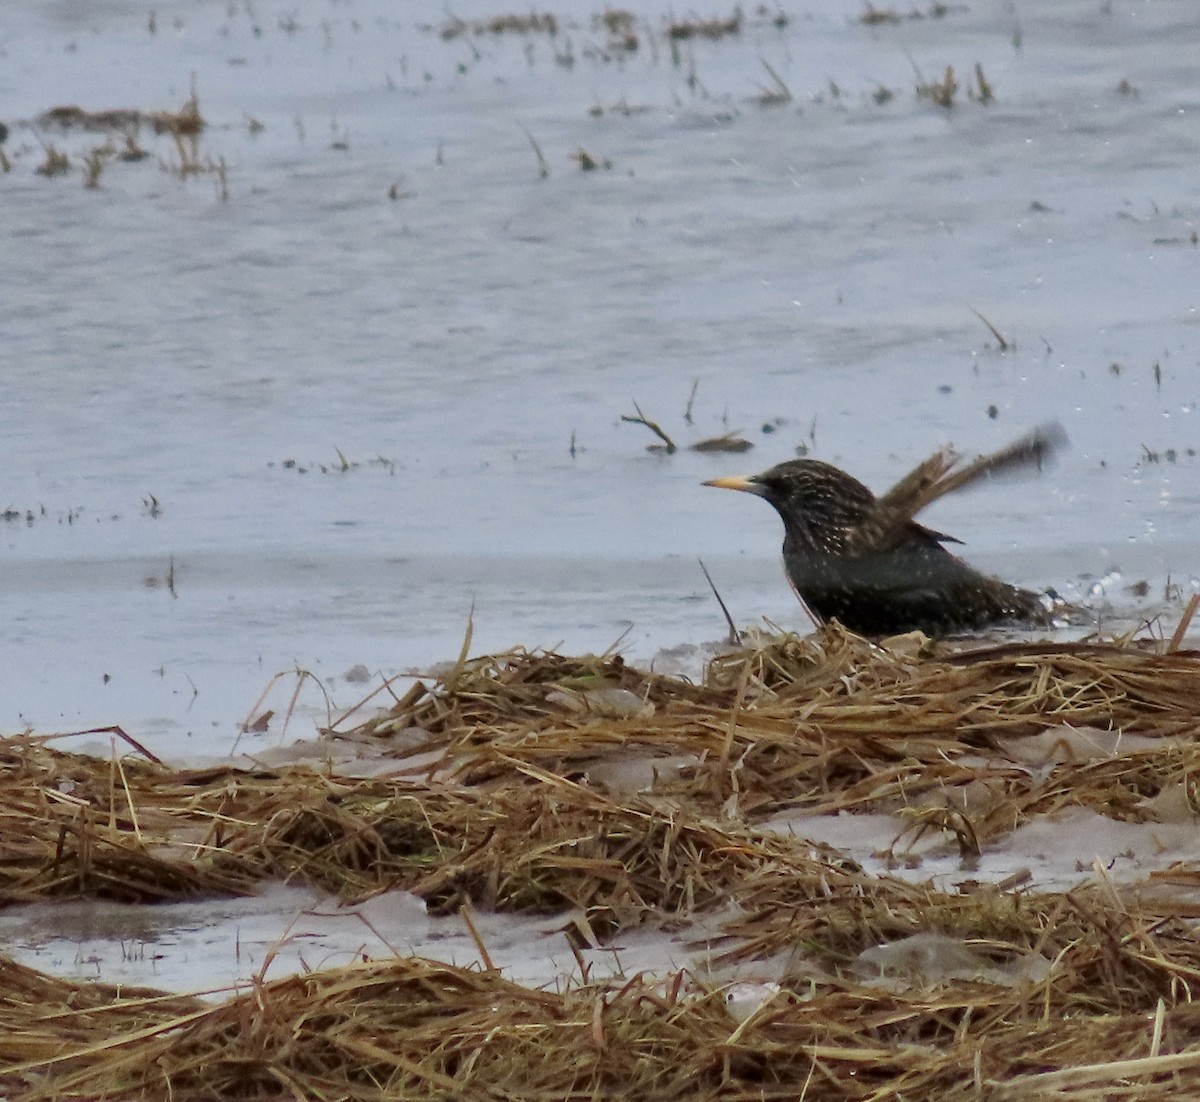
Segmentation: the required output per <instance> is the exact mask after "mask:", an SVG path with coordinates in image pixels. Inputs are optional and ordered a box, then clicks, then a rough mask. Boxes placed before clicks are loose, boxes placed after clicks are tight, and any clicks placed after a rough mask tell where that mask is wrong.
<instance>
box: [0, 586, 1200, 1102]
mask: <svg viewBox="0 0 1200 1102" xmlns="http://www.w3.org/2000/svg"><path fill="white" fill-rule="evenodd" d="M1195 605H1196V602H1195V601H1193V602H1192V603H1191V604H1190V605H1189V607H1188V610H1187V612H1186V613H1185V616H1184V619H1183V621H1181V623H1180V626H1179V630H1178V631H1177V632H1176V633H1175V635H1174V636H1173V638H1172V639H1171V640H1170V641H1169V642H1165V643H1164V642H1157V643H1155V642H1150V641H1148V642H1141V643H1138V642H1134V641H1132V640H1125V641H1122V642H1119V643H1115V644H1104V643H1078V644H1060V645H1053V644H1034V643H1029V644H1008V645H999V646H991V647H985V648H982V649H972V650H955V649H952V648H947V647H945V646H941V647H937V646H934V645H933V644H930V643H929V642H928V641H926V640H920V639H915V638H914V639H910V638H908V637H904V638H899V639H896V640H892V641H888V642H885V643H883V644H872V643H869V642H867V641H865V640H863V639H860V638H858V637H856V636H853V635H850V634H848V633H846V632H844V631H842V630H841V629H839V628H838V627H837V626H836V625H835V626H833V627H831V628H829V629H827V630H825V631H824V632H823V633H822V634H821V635H819V636H816V637H813V638H810V639H801V638H797V637H795V636H791V635H780V636H768V637H763V638H761V639H758V640H756V641H753V642H752V643H751V644H750V645H748V646H740V647H737V648H735V649H733V650H731V651H730V652H729V653H728V654H727V655H725V656H724V657H722V658H720V659H718V660H716V661H714V662H713V663H712V665H711V667H710V669H709V671H708V676H707V677H706V679H705V680H704V681H703V682H702V683H700V684H693V683H690V682H687V681H684V680H680V679H677V678H673V677H668V676H664V675H661V674H656V673H653V672H651V671H648V670H643V669H638V668H635V667H633V666H630V665H628V664H627V663H625V662H624V661H622V660H621V659H620V658H619V657H617V656H612V655H609V656H602V657H581V658H569V657H565V656H562V655H558V654H553V653H546V652H527V651H522V650H517V651H512V652H509V653H506V654H499V655H492V656H487V657H482V658H476V659H467V658H465V657H463V658H460V659H459V661H458V662H456V663H454V664H453V666H451V667H450V668H449V669H448V670H446V671H445V672H443V673H442V674H441V675H440V676H439V677H438V678H436V679H434V680H431V681H428V682H426V681H418V682H415V683H413V684H412V686H411V688H409V689H408V690H407V691H406V692H403V693H400V694H396V693H394V691H393V687H392V685H391V684H388V685H386V686H384V688H383V689H382V690H376V692H375V693H374V694H372V696H371V697H368V698H367V700H366V701H364V702H363V703H362V704H361V705H360V706H359V708H358V709H356V711H355V713H354V715H348V716H345V717H342V718H341V719H339V720H337V721H335V722H333V723H331V724H330V726H329V727H328V728H327V729H326V730H325V732H324V735H323V737H324V738H325V739H326V740H327V745H328V746H330V747H333V746H338V745H340V746H342V747H350V746H357V747H359V748H360V749H361V750H362V751H364V752H365V751H367V750H369V751H370V752H371V753H372V754H374V755H376V756H378V755H380V754H383V755H385V756H386V757H387V758H389V759H390V761H391V767H390V770H389V771H388V773H387V775H385V776H376V777H373V778H371V779H366V780H364V779H357V778H354V777H351V776H347V775H342V774H341V773H340V772H339V770H338V769H337V768H336V767H334V766H333V765H332V764H329V765H328V766H326V767H324V768H320V767H314V766H308V767H302V766H293V767H287V768H277V769H270V768H266V767H255V766H244V767H240V768H239V767H234V766H232V765H228V766H221V765H214V766H212V767H211V768H207V769H199V770H177V769H172V768H169V767H167V766H165V765H163V764H162V763H160V762H158V761H157V760H149V759H148V757H147V756H146V755H143V754H142V753H140V752H139V751H140V748H139V747H138V746H137V744H136V743H133V742H132V740H128V741H119V742H118V743H117V746H118V748H119V749H120V751H121V752H119V753H114V756H113V757H112V759H111V760H108V761H105V760H100V759H96V758H91V757H86V756H81V755H74V754H68V753H63V752H59V751H56V750H54V749H53V748H52V746H51V743H50V740H47V739H40V738H35V737H32V736H24V737H20V738H10V739H7V740H5V741H4V742H3V743H2V744H0V787H2V789H3V800H2V801H0V807H3V809H4V810H3V814H2V815H0V839H2V844H3V846H4V851H5V855H6V859H5V862H4V863H3V865H2V866H0V900H3V901H4V902H7V903H13V902H17V901H23V900H35V899H62V898H70V897H79V896H84V897H98V898H110V899H118V900H137V901H153V900H172V899H180V898H186V897H203V896H212V895H218V894H229V893H244V892H250V891H252V890H254V887H255V885H256V884H258V883H261V882H262V881H264V880H267V879H286V880H289V881H297V880H299V881H303V882H308V883H310V884H316V885H320V886H321V887H323V888H326V889H328V890H330V891H333V892H335V893H337V894H339V895H340V896H342V897H343V898H345V899H361V898H364V897H365V896H368V895H371V894H374V893H377V892H380V891H384V890H387V889H392V888H405V889H408V890H410V891H412V892H415V893H416V894H418V895H420V896H421V897H422V898H424V900H425V901H426V904H427V905H428V906H429V908H430V909H431V910H433V911H435V912H440V913H453V912H459V911H462V910H463V909H464V908H467V909H468V911H467V913H468V915H469V908H484V909H499V910H507V911H516V912H520V913H525V914H545V915H565V916H566V917H567V921H566V924H565V926H564V927H563V929H564V936H566V937H567V939H568V942H569V943H570V944H571V945H573V946H577V947H583V946H588V945H602V944H607V943H611V942H612V941H613V939H615V938H618V937H619V935H620V933H621V931H623V930H629V929H631V928H633V927H638V926H642V927H645V926H651V927H660V928H664V929H665V928H667V927H670V928H673V929H678V928H679V927H680V924H687V923H689V922H691V921H693V920H696V919H698V918H700V917H701V916H705V915H707V916H708V922H709V929H711V928H712V926H711V924H712V923H713V922H716V923H717V924H718V928H719V937H718V939H717V940H716V941H715V942H713V944H712V949H711V953H710V960H711V964H712V967H713V968H714V969H716V971H715V972H714V973H713V975H712V977H711V978H709V979H707V980H701V979H700V978H699V977H697V976H694V975H690V974H688V973H685V972H679V973H673V974H668V975H666V976H659V977H653V978H651V977H647V976H643V975H637V976H628V977H625V979H624V980H621V981H616V982H610V983H607V984H600V983H594V982H590V981H589V980H588V969H587V966H586V964H585V963H584V962H583V959H582V958H579V960H580V973H579V975H578V976H577V978H576V981H575V982H574V983H573V984H569V985H568V986H567V987H566V988H564V989H562V990H559V991H532V990H528V989H525V988H522V987H520V986H518V985H516V984H514V983H511V982H509V981H508V980H506V979H504V978H502V977H501V975H500V974H499V973H498V972H497V971H495V970H494V969H492V968H491V967H490V966H489V965H487V961H488V955H487V947H486V945H484V944H483V943H482V942H480V943H479V949H480V954H481V957H482V958H483V960H484V962H485V967H484V968H483V970H474V969H462V968H455V967H451V966H447V965H442V964H436V963H433V962H431V961H426V960H422V959H419V958H416V959H390V960H381V961H364V962H363V963H361V964H358V965H354V966H350V967H345V968H338V969H332V970H327V971H319V972H315V973H311V974H306V975H300V976H294V977H291V978H285V979H279V980H269V979H268V978H267V977H266V974H265V973H266V969H267V968H268V967H269V958H268V961H267V963H265V964H264V965H263V971H262V972H260V974H259V975H258V976H257V977H256V978H255V979H254V981H253V983H252V985H251V986H250V988H249V989H247V990H246V991H244V992H241V993H236V994H233V995H232V996H231V997H230V998H228V999H227V1000H226V1001H224V1002H220V1003H217V1004H213V1003H212V1002H202V1001H200V1000H196V999H191V998H186V997H179V996H162V995H156V994H154V993H150V992H146V991H141V990H135V989H129V988H116V987H110V986H106V985H103V984H86V983H83V984H80V983H71V982H68V981H64V980H58V979H52V978H50V977H47V976H43V975H40V974H38V973H36V972H33V971H31V970H29V969H26V968H23V967H21V966H18V965H17V964H15V963H13V962H11V961H8V962H3V963H0V968H2V969H3V973H4V983H3V985H2V987H3V994H2V995H0V1082H3V1083H4V1085H5V1090H6V1093H7V1094H8V1095H9V1096H10V1097H13V1098H51V1097H53V1098H60V1099H65V1098H80V1099H82V1098H90V1097H95V1096H97V1095H99V1094H104V1095H108V1096H115V1095H124V1096H132V1095H137V1096H138V1097H147V1098H167V1097H176V1098H179V1097H198V1096H205V1097H214V1098H235V1097H236V1098H251V1099H258V1098H261V1099H268V1098H275V1097H278V1095H279V1092H280V1090H284V1089H286V1090H287V1091H290V1092H292V1093H295V1094H298V1095H303V1096H306V1097H310V1096H314V1095H317V1094H330V1093H333V1094H336V1095H339V1096H344V1095H353V1096H355V1097H366V1096H369V1097H376V1096H378V1097H383V1096H384V1095H385V1094H388V1095H390V1096H396V1095H397V1094H402V1095H403V1096H404V1097H407V1098H444V1097H446V1096H447V1095H463V1096H466V1095H470V1094H471V1092H472V1091H479V1090H482V1089H483V1086H484V1084H486V1085H487V1088H488V1090H489V1091H490V1092H491V1093H495V1092H497V1091H498V1092H500V1093H501V1094H505V1095H509V1096H519V1097H522V1098H531V1099H542V1098H544V1099H550V1098H555V1099H558V1098H565V1097H575V1096H579V1097H592V1096H597V1095H601V1094H609V1095H611V1094H614V1093H619V1094H622V1095H623V1096H627V1097H662V1096H664V1095H670V1094H671V1093H673V1092H677V1091H680V1090H683V1089H684V1087H685V1085H686V1088H687V1095H688V1097H695V1098H707V1099H750V1098H759V1097H762V1096H763V1095H764V1094H766V1095H767V1096H777V1097H783V1096H788V1097H798V1096H799V1095H800V1094H801V1093H802V1092H803V1090H804V1089H806V1085H807V1089H810V1090H813V1089H816V1088H815V1087H814V1086H813V1085H814V1084H816V1083H819V1084H820V1089H819V1095H814V1096H819V1097H822V1098H831V1099H863V1098H867V1097H870V1098H877V1099H894V1100H899V1099H901V1098H905V1097H934V1096H936V1097H940V1098H962V1099H968V1098H979V1097H989V1098H1034V1097H1045V1096H1046V1094H1045V1092H1046V1091H1048V1090H1051V1089H1052V1088H1054V1087H1055V1085H1061V1084H1068V1085H1070V1084H1076V1085H1080V1088H1081V1089H1086V1090H1088V1091H1102V1090H1104V1089H1107V1088H1108V1087H1113V1088H1115V1087H1117V1086H1118V1085H1122V1084H1129V1083H1136V1084H1137V1085H1138V1092H1139V1097H1142V1098H1166V1097H1169V1096H1175V1097H1178V1092H1179V1091H1180V1090H1184V1091H1187V1090H1191V1089H1196V1088H1197V1087H1198V1086H1200V1059H1198V1058H1195V1057H1193V1056H1192V1055H1191V1049H1192V1048H1193V1047H1194V1046H1195V1045H1196V1044H1197V1043H1198V1042H1200V1016H1198V1015H1197V1014H1196V1013H1194V1009H1193V1006H1194V1004H1193V1001H1192V998H1191V987H1192V984H1193V982H1194V978H1195V976H1196V975H1197V974H1200V949H1198V948H1197V942H1196V939H1195V938H1194V936H1193V935H1192V931H1191V922H1192V919H1191V916H1192V914H1193V911H1194V907H1193V906H1192V905H1191V904H1189V903H1188V902H1187V899H1188V898H1190V897H1189V895H1188V892H1189V891H1190V888H1191V885H1192V880H1191V878H1190V877H1188V876H1186V875H1183V874H1182V873H1181V875H1180V877H1175V878H1169V877H1168V878H1163V879H1162V880H1161V882H1160V883H1159V884H1158V886H1157V887H1156V888H1154V889H1153V890H1151V889H1149V888H1141V887H1120V886H1118V885H1116V884H1114V883H1113V882H1112V881H1111V880H1110V879H1109V878H1108V875H1107V874H1106V873H1105V872H1104V870H1103V869H1097V870H1095V871H1094V872H1093V874H1092V875H1091V876H1090V877H1088V878H1086V879H1085V880H1084V881H1083V882H1082V883H1081V884H1079V885H1078V886H1076V887H1075V888H1073V889H1072V890H1070V891H1068V892H1054V891H1049V890H1044V889H1039V888H1037V887H1036V886H1026V887H1022V886H1021V884H1022V878H1021V877H1019V876H1014V877H1010V880H1009V882H1007V883H998V884H991V883H987V882H982V881H974V880H972V879H971V877H970V875H966V876H964V878H963V880H962V882H961V883H960V884H959V885H958V886H956V887H951V888H945V889H942V888H937V887H935V886H933V885H932V884H929V883H926V884H920V883H915V884H914V883H911V882H908V881H905V880H901V879H898V878H894V877H891V876H888V875H876V874H871V873H869V872H867V871H865V870H864V869H863V868H861V867H860V866H859V865H858V864H857V863H856V862H855V861H853V860H850V859H848V858H847V857H845V856H843V855H842V854H840V853H838V852H837V851H835V850H833V849H830V848H828V847H824V846H820V845H815V844H813V843H811V842H808V841H806V840H805V839H804V838H803V823H804V817H805V816H810V815H821V814H833V813H838V814H858V813H863V812H869V811H875V812H879V811H889V812H892V813H896V812H901V813H903V814H904V815H906V816H908V817H909V819H910V821H911V823H912V833H913V838H915V837H916V835H918V834H920V833H922V832H925V833H927V832H929V831H934V832H940V833H942V834H943V835H944V837H945V841H946V844H947V845H948V846H950V847H952V848H953V849H954V850H955V851H957V852H959V853H961V854H962V860H963V867H964V871H966V872H967V873H969V872H970V870H971V869H972V867H973V861H974V858H975V857H976V856H977V855H978V854H979V853H980V852H981V851H986V850H987V848H988V847H989V846H991V845H993V844H994V843H995V842H996V841H997V840H998V839H1002V838H1004V837H1006V836H1007V835H1008V834H1010V833H1011V832H1012V831H1013V830H1015V829H1016V828H1018V827H1019V826H1020V825H1021V824H1022V823H1026V822H1030V821H1032V820H1034V819H1037V818H1042V817H1046V816H1051V815H1054V814H1055V813H1056V812H1058V811H1061V810H1062V809H1064V808H1075V809H1078V808H1090V809H1092V810H1093V811H1094V812H1095V813H1096V814H1098V815H1103V816H1106V817H1109V818H1117V819H1127V820H1135V821H1144V820H1153V819H1160V818H1164V817H1170V816H1171V815H1172V814H1173V815H1175V816H1176V817H1178V816H1180V815H1182V816H1190V815H1193V814H1194V813H1195V793H1194V784H1193V778H1194V777H1195V775H1196V774H1197V772H1200V747H1198V746H1197V744H1196V742H1195V739H1194V738H1193V737H1192V736H1193V734H1194V732H1195V730H1196V726H1197V723H1198V722H1200V655H1197V654H1196V653H1195V652H1188V651H1182V650H1180V649H1179V646H1180V642H1181V640H1182V637H1183V632H1184V631H1185V630H1186V628H1187V621H1188V618H1189V617H1190V615H1191V614H1192V613H1193V612H1194V611H1195ZM381 695H384V696H388V697H390V703H389V704H388V706H387V707H386V708H385V709H384V710H382V711H376V712H375V713H374V714H367V715H366V717H365V718H362V716H363V714H364V713H366V712H367V710H368V708H369V707H370V706H371V705H372V704H375V703H377V702H378V700H379V698H380V696H381ZM356 717H358V718H356ZM116 734H117V735H118V736H119V735H120V733H119V732H117V733H116ZM1172 808H1174V811H1171V809H1172ZM781 815H786V816H788V817H789V818H790V821H791V822H792V823H793V825H794V828H795V831H796V834H795V835H793V834H791V833H786V832H780V831H779V830H778V829H771V828H770V826H769V823H770V822H772V821H777V820H778V818H779V816H781ZM902 842H903V839H901V838H897V839H896V841H895V842H894V843H893V848H894V849H895V850H896V856H897V858H898V859H901V858H903V856H904V853H905V851H904V849H903V847H902ZM910 842H911V839H910ZM905 844H909V843H905ZM918 859H919V858H918ZM684 928H686V925H685V927H684ZM881 945H882V946H888V947H889V948H888V949H886V950H885V949H881V948H879V947H880V946H881ZM936 958H944V959H941V961H940V963H939V960H938V959H936ZM753 961H758V962H761V965H760V966H761V967H763V968H767V969H768V970H769V974H773V975H775V976H776V977H777V978H778V981H779V982H778V983H770V984H763V983H750V984H746V983H741V984H735V985H733V986H727V985H723V984H722V983H721V982H720V980H719V978H718V977H719V976H720V975H721V970H722V969H725V970H728V969H729V968H731V967H734V966H735V965H738V962H741V964H740V967H741V968H743V969H744V968H746V967H751V969H752V970H753V967H754V966H752V965H748V964H747V962H753ZM947 961H949V962H950V963H949V964H948V965H947ZM726 974H728V972H726ZM743 974H745V973H743ZM751 974H753V971H752V972H751ZM747 987H749V988H751V991H750V994H749V996H748V997H749V1006H748V1008H745V1007H743V1008H742V1009H738V1008H737V1007H738V1006H741V1004H740V1003H739V1001H738V1000H739V999H743V998H744V997H746V991H745V990H744V989H745V988H747ZM735 1004H736V1005H735ZM852 1072H853V1074H851V1073H852ZM364 1092H365V1093H364ZM1096 1096H1097V1097H1098V1096H1099V1095H1096ZM1080 1097H1082V1096H1080Z"/></svg>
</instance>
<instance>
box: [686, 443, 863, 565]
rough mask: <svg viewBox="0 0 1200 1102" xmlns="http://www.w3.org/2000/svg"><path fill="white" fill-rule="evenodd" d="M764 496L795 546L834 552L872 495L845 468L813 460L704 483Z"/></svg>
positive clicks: (841, 547)
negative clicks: (781, 521) (778, 516)
mask: <svg viewBox="0 0 1200 1102" xmlns="http://www.w3.org/2000/svg"><path fill="white" fill-rule="evenodd" d="M704 485H705V486H716V487H717V488H718V489H721V490H741V491H742V492H743V493H748V494H755V495H756V496H758V497H761V498H766V500H767V501H769V502H770V503H771V504H772V505H774V506H775V509H776V511H777V512H778V513H779V515H780V517H782V518H783V526H784V529H785V530H786V532H787V534H788V536H789V537H790V540H791V542H792V543H793V544H794V545H796V547H797V550H799V549H804V550H807V551H811V552H814V553H818V554H839V553H841V552H842V551H843V550H845V547H846V535H847V533H849V532H850V531H851V530H853V529H854V528H856V527H857V526H858V525H859V524H861V523H862V522H863V521H864V520H866V519H867V518H868V516H869V515H870V513H871V508H872V506H873V505H874V504H875V495H874V494H873V493H871V491H870V490H868V489H867V487H866V486H864V485H863V484H862V483H861V482H859V481H858V479H856V478H852V477H851V476H850V475H848V474H846V472H845V471H843V470H840V469H839V468H837V467H834V466H832V465H831V464H829V463H822V462H821V461H820V460H817V459H792V460H790V461H788V462H787V463H780V464H779V465H778V466H775V467H772V468H771V469H770V470H767V471H763V472H762V473H761V474H755V475H750V476H748V477H744V478H742V477H735V478H714V479H710V480H709V481H708V482H705V483H704Z"/></svg>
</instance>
